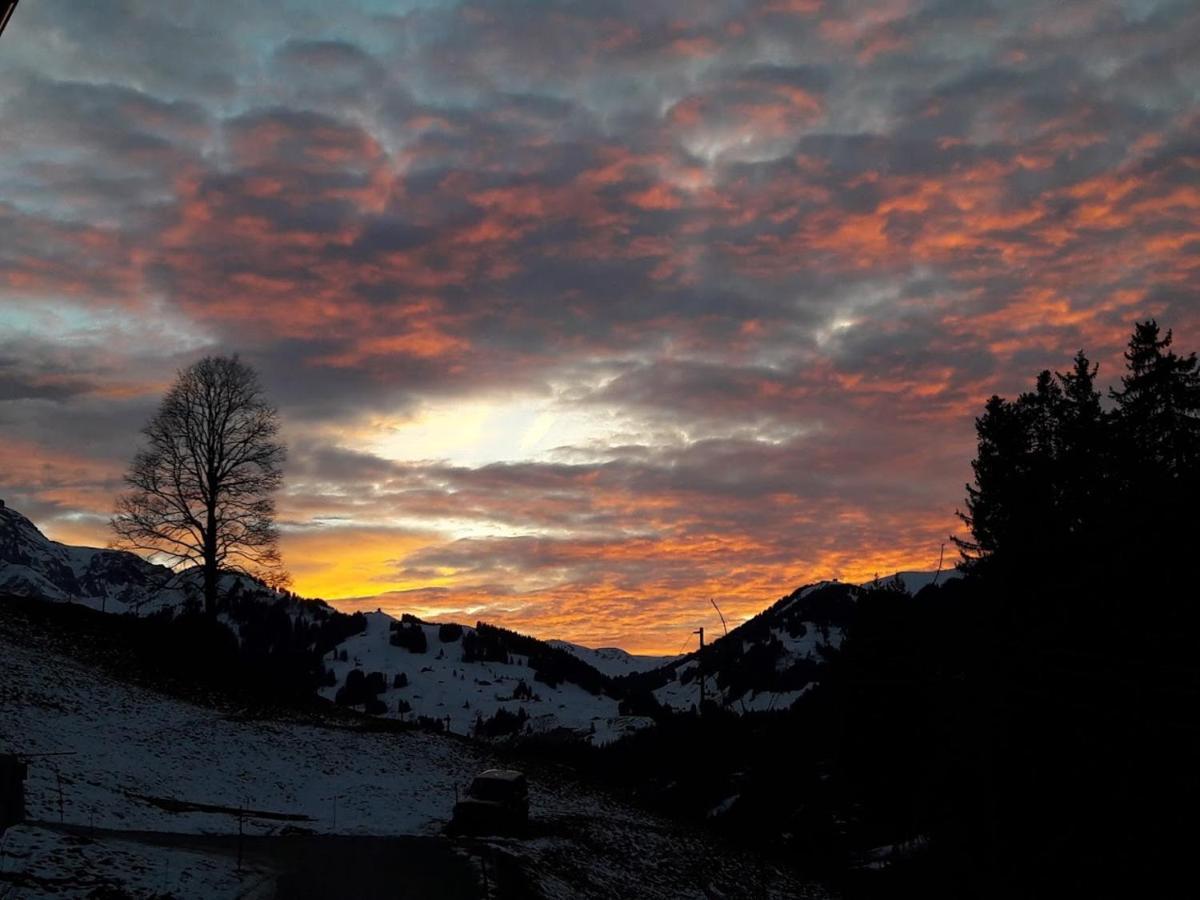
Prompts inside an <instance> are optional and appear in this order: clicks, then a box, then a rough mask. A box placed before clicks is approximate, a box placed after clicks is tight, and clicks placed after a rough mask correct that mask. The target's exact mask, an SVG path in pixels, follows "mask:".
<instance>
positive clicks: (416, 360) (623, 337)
mask: <svg viewBox="0 0 1200 900" xmlns="http://www.w3.org/2000/svg"><path fill="white" fill-rule="evenodd" d="M1197 46H1200V4H1197V3H1195V2H1194V0H1161V2H1159V0H1107V2H1105V0H1087V2H1079V0H1058V2H1021V0H997V2H985V0H879V2H858V0H688V2H686V3H684V2H660V0H636V2H626V0H611V2H598V0H596V2H593V0H588V2H582V0H581V2H564V0H497V2H468V3H456V2H416V0H414V2H409V3H393V2H381V0H373V2H366V0H363V2H357V3H355V2H339V3H336V4H332V3H325V2H320V3H319V2H316V0H309V2H294V3H282V2H263V0H236V2H233V0H231V2H223V0H213V2H204V3H201V2H198V0H194V2H183V0H145V2H137V0H126V2H92V3H86V4H82V3H78V2H72V0H22V2H21V3H20V5H19V7H18V8H17V11H16V14H15V15H14V16H13V19H12V21H11V22H10V24H9V26H8V30H7V31H6V32H5V34H4V36H3V37H2V38H0V497H4V498H5V499H6V500H7V502H8V503H9V504H10V505H12V506H14V507H16V508H18V509H20V510H21V511H23V512H24V513H26V514H27V515H29V516H30V517H31V518H33V519H34V520H35V521H36V522H37V523H38V524H39V525H40V526H41V527H42V528H43V530H44V531H46V533H47V534H49V535H50V536H51V537H54V538H56V539H59V540H65V541H69V542H76V543H86V544H93V545H96V544H101V545H102V544H104V543H105V542H106V541H108V540H109V532H108V531H107V524H106V523H107V519H108V516H109V515H110V514H111V512H112V510H113V504H114V500H115V497H116V495H117V494H118V492H119V491H120V490H121V488H122V474H123V472H124V469H125V467H126V465H127V464H128V461H129V459H130V457H131V456H132V454H133V453H134V451H135V450H136V448H137V446H138V441H139V434H138V429H139V428H140V427H141V426H142V425H143V424H144V422H145V421H146V419H147V418H148V417H149V416H150V415H151V414H152V413H153V411H154V409H155V406H156V405H157V402H158V399H159V398H160V397H161V394H162V392H163V390H164V389H165V388H166V386H168V385H169V384H170V382H171V379H172V378H173V376H174V373H175V372H176V371H177V370H178V369H179V368H180V367H182V366H186V365H188V364H189V363H191V362H193V361H194V360H196V359H198V358H200V357H202V356H204V355H206V354H211V353H234V352H237V353H239V354H241V356H242V357H243V359H245V360H246V361H248V362H250V363H251V364H252V365H254V366H255V367H256V368H258V370H259V371H260V372H261V373H262V379H263V382H264V385H265V386H266V390H267V392H268V394H269V396H270V398H271V400H272V401H273V402H274V403H276V404H277V405H278V407H279V410H280V414H281V417H282V421H283V428H284V436H285V438H286V440H287V443H288V445H289V449H290V456H289V461H288V464H287V468H286V478H287V483H286V488H285V489H284V492H283V494H282V495H281V496H280V498H279V511H280V522H281V526H282V529H283V539H282V550H283V554H284V560H285V563H286V564H287V566H288V568H289V569H290V571H291V573H292V576H293V579H294V586H295V589H296V590H297V591H298V592H300V593H302V594H305V595H308V596H321V597H324V598H326V599H329V600H331V601H335V602H336V603H337V604H338V605H339V606H341V607H342V608H345V609H375V608H377V607H380V608H383V609H385V610H388V611H390V612H394V613H399V612H414V613H416V614H418V615H422V616H425V617H428V618H430V619H434V620H439V619H441V620H458V621H465V622H474V621H475V620H476V619H480V618H482V619H486V620H488V621H492V622H497V623H499V624H503V625H506V626H508V627H513V628H518V629H520V630H523V631H526V632H530V633H533V634H536V635H539V636H542V637H560V638H565V639H570V640H575V641H578V642H581V643H586V644H590V645H593V646H595V645H601V646H603V645H619V646H624V647H626V648H628V649H631V650H642V651H657V652H668V653H673V652H678V651H679V650H680V649H681V647H683V646H684V645H685V644H687V643H688V641H689V640H693V639H692V638H691V636H690V633H691V631H692V630H693V629H695V628H697V627H699V626H705V627H706V628H707V629H709V630H710V633H714V631H716V630H717V629H719V628H720V623H719V621H718V619H717V616H716V613H715V611H714V610H713V608H712V606H711V605H710V603H709V598H710V597H711V598H714V599H715V600H716V602H717V603H718V604H719V605H720V607H721V609H722V610H723V611H724V613H725V615H726V618H727V619H728V620H729V622H730V624H731V625H732V624H733V623H734V622H738V621H741V620H744V619H745V618H747V617H748V616H750V615H752V614H753V613H755V612H757V611H758V610H760V609H762V608H763V607H765V606H767V605H768V604H769V603H771V602H772V601H773V600H774V599H776V598H778V597H779V596H781V595H783V594H785V593H787V592H789V591H790V590H791V589H793V588H794V587H796V586H797V585H800V584H803V583H807V582H811V581H814V580H817V579H822V578H833V577H837V578H841V579H843V580H866V579H870V578H871V577H872V576H873V575H874V574H876V573H880V574H887V573H890V572H893V571H896V570H897V569H932V568H934V567H935V566H936V565H937V561H938V556H939V550H940V547H941V545H942V544H944V543H945V542H946V541H947V538H948V535H950V534H952V533H954V532H956V531H957V530H958V528H959V525H958V522H957V520H956V518H955V510H956V508H958V507H960V506H961V505H962V498H963V494H964V488H963V486H964V483H965V482H966V481H968V480H969V479H970V459H971V456H972V452H973V447H974V430H973V419H974V416H976V415H977V414H978V413H979V412H980V411H981V407H982V404H983V402H984V400H985V399H986V398H987V397H988V396H989V395H991V394H992V393H996V392H998V393H1001V394H1006V395H1011V394H1013V393H1015V392H1017V391H1020V390H1022V389H1024V388H1026V387H1027V386H1028V385H1029V384H1030V383H1031V381H1032V379H1033V376H1034V375H1035V374H1036V372H1038V371H1040V370H1041V369H1044V368H1058V369H1066V368H1067V367H1068V365H1069V363H1070V357H1071V356H1072V354H1074V352H1075V351H1076V350H1078V349H1080V348H1086V349H1087V351H1088V352H1089V354H1090V355H1091V356H1092V358H1093V359H1096V360H1098V361H1099V362H1100V364H1101V370H1100V381H1101V382H1102V383H1106V384H1107V383H1110V382H1112V381H1113V380H1114V379H1115V378H1116V377H1117V376H1118V375H1119V368H1120V365H1121V359H1120V353H1121V348H1122V345H1123V343H1124V341H1125V340H1126V337H1127V335H1128V333H1129V331H1130V329H1131V325H1132V323H1133V321H1134V320H1135V319H1138V318H1145V317H1148V316H1156V317H1157V318H1158V319H1159V321H1160V322H1162V323H1163V324H1164V325H1166V326H1170V327H1173V328H1174V329H1175V334H1176V340H1177V344H1178V345H1179V347H1180V349H1183V350H1191V349H1197V348H1200V293H1198V289H1200V111H1198V110H1200V107H1198V100H1200V54H1198V53H1197V52H1196V50H1195V48H1196V47H1197ZM947 558H948V559H953V551H952V550H951V549H947Z"/></svg>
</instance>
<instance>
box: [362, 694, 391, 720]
mask: <svg viewBox="0 0 1200 900" xmlns="http://www.w3.org/2000/svg"><path fill="white" fill-rule="evenodd" d="M366 712H367V715H371V716H382V715H383V714H384V713H386V712H387V704H386V703H384V702H383V701H382V700H380V699H379V698H378V697H372V698H371V699H370V700H368V701H367V705H366Z"/></svg>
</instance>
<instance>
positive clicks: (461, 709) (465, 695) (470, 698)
mask: <svg viewBox="0 0 1200 900" xmlns="http://www.w3.org/2000/svg"><path fill="white" fill-rule="evenodd" d="M366 620H367V630H366V631H365V632H364V633H362V634H358V635H354V636H352V637H350V638H347V639H346V641H344V642H343V643H342V644H341V645H339V647H338V648H337V649H336V650H335V651H334V652H333V653H332V654H330V656H329V657H328V658H327V659H326V661H325V667H326V668H327V669H329V670H332V672H333V673H334V675H335V677H336V679H337V683H336V684H335V685H331V686H328V687H325V688H322V690H321V694H322V696H324V697H326V698H327V699H329V700H333V699H334V698H335V697H336V696H337V693H338V689H339V688H340V687H342V686H344V685H345V684H346V678H347V676H348V675H349V673H350V672H351V671H352V670H354V669H360V670H362V671H363V672H364V673H366V674H369V673H372V672H381V673H383V680H384V683H385V684H386V685H387V689H386V690H385V691H384V692H383V693H382V694H380V695H379V699H380V700H381V701H382V702H383V703H384V705H385V706H386V710H387V711H386V712H385V713H384V715H386V716H387V717H390V718H412V717H414V716H428V717H430V718H433V719H439V720H442V721H445V720H447V719H449V727H450V730H451V731H452V732H455V733H456V734H470V733H472V732H473V730H474V725H475V722H476V719H477V718H479V717H483V718H484V719H488V718H491V717H492V716H494V715H495V714H496V712H497V711H498V710H500V709H504V710H507V711H508V712H511V713H513V714H519V713H520V712H522V711H523V712H524V714H525V716H527V717H528V719H527V722H526V723H525V726H524V728H523V730H524V731H525V732H539V731H549V730H552V729H558V728H565V729H569V730H571V731H574V732H577V733H579V734H580V735H581V736H586V737H588V738H590V739H594V740H595V741H596V742H606V741H608V740H612V739H614V737H616V736H617V735H619V734H620V733H622V732H624V731H625V730H628V729H630V728H636V727H641V726H644V725H645V722H644V720H637V721H632V720H628V719H629V717H621V716H619V714H618V709H617V706H618V701H617V700H616V699H615V698H614V697H612V696H609V695H608V694H607V693H605V692H603V691H598V692H592V691H589V690H587V689H585V688H584V687H582V686H580V685H579V684H576V683H573V682H571V681H562V682H560V683H558V684H555V685H551V684H547V683H546V682H545V681H542V680H538V673H537V671H536V670H535V669H534V668H532V667H531V666H530V662H529V659H528V657H527V656H522V655H520V654H514V655H511V656H510V659H511V662H508V661H506V662H498V661H490V660H473V661H467V660H466V659H464V656H465V655H466V654H465V647H464V642H465V640H468V638H467V637H466V636H467V635H473V634H475V633H476V629H474V628H469V627H463V628H462V629H461V631H462V633H461V635H459V636H457V637H455V638H453V639H452V640H448V641H443V640H442V639H441V627H440V626H438V625H434V624H429V623H420V624H419V625H416V624H410V625H409V626H408V627H410V628H411V627H419V628H420V629H421V630H422V631H423V632H424V635H425V643H426V649H425V651H424V652H413V651H412V650H410V649H408V648H407V647H402V646H395V645H393V644H392V643H391V634H392V631H391V629H392V626H393V624H395V623H397V621H398V620H397V619H395V618H393V617H392V616H390V615H388V614H387V613H384V612H374V613H367V614H366ZM343 653H344V654H345V657H346V658H345V659H344V660H343V659H342V658H341V657H342V655H343ZM401 674H403V676H404V680H406V681H407V684H406V685H405V686H404V687H395V686H394V685H395V682H396V678H397V676H398V675H401ZM597 681H600V682H603V681H604V679H603V678H602V677H598V678H597ZM522 685H523V686H524V687H522ZM525 688H527V689H528V690H525ZM401 701H403V702H404V703H405V704H407V706H408V707H409V708H410V709H409V710H408V711H406V712H404V713H401V712H400V711H399V710H400V702H401Z"/></svg>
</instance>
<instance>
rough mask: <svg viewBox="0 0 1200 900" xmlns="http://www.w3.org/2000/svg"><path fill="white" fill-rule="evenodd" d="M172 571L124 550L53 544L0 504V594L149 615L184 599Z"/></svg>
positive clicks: (33, 527) (12, 510)
mask: <svg viewBox="0 0 1200 900" xmlns="http://www.w3.org/2000/svg"><path fill="white" fill-rule="evenodd" d="M171 574H172V573H171V571H170V570H169V569H166V568H164V567H163V566H156V565H154V564H153V563H149V562H146V560H144V559H142V558H141V557H140V556H138V555H136V554H134V553H127V552H125V551H123V550H99V549H96V548H93V547H68V546H66V545H64V544H60V543H58V542H56V541H52V540H50V539H49V538H48V537H46V536H45V535H44V534H42V532H41V531H39V530H38V528H37V526H35V525H34V524H33V523H32V522H30V521H29V520H28V519H27V518H25V517H24V516H23V515H21V514H20V513H19V512H17V511H16V510H15V509H12V508H11V507H8V506H6V505H5V504H4V502H3V501H2V500H0V592H3V593H8V594H13V595H16V596H20V597H43V598H45V599H48V600H60V601H71V602H74V603H80V604H83V605H85V606H90V607H93V608H95V609H103V610H106V611H108V612H127V611H130V610H136V611H141V612H150V611H152V610H154V609H158V608H161V607H162V606H167V605H169V606H173V605H176V604H178V603H179V602H180V600H181V599H182V596H183V595H182V592H181V590H180V589H178V588H177V587H168V588H166V589H163V586H164V585H165V584H166V582H167V581H168V580H169V579H170V578H171Z"/></svg>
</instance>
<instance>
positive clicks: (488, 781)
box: [450, 769, 529, 834]
mask: <svg viewBox="0 0 1200 900" xmlns="http://www.w3.org/2000/svg"><path fill="white" fill-rule="evenodd" d="M528 822H529V783H528V781H527V780H526V778H525V775H524V773H522V772H517V771H515V770H513V769H488V770H487V771H486V772H480V773H479V774H478V775H476V776H475V780H474V781H472V782H471V786H470V787H469V788H467V793H466V796H465V797H463V798H462V799H461V800H459V801H458V802H457V803H455V804H454V818H453V819H451V821H450V830H451V831H454V832H460V833H467V834H503V833H506V832H513V831H519V830H521V829H522V828H523V827H524V826H525V825H526V824H528Z"/></svg>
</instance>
